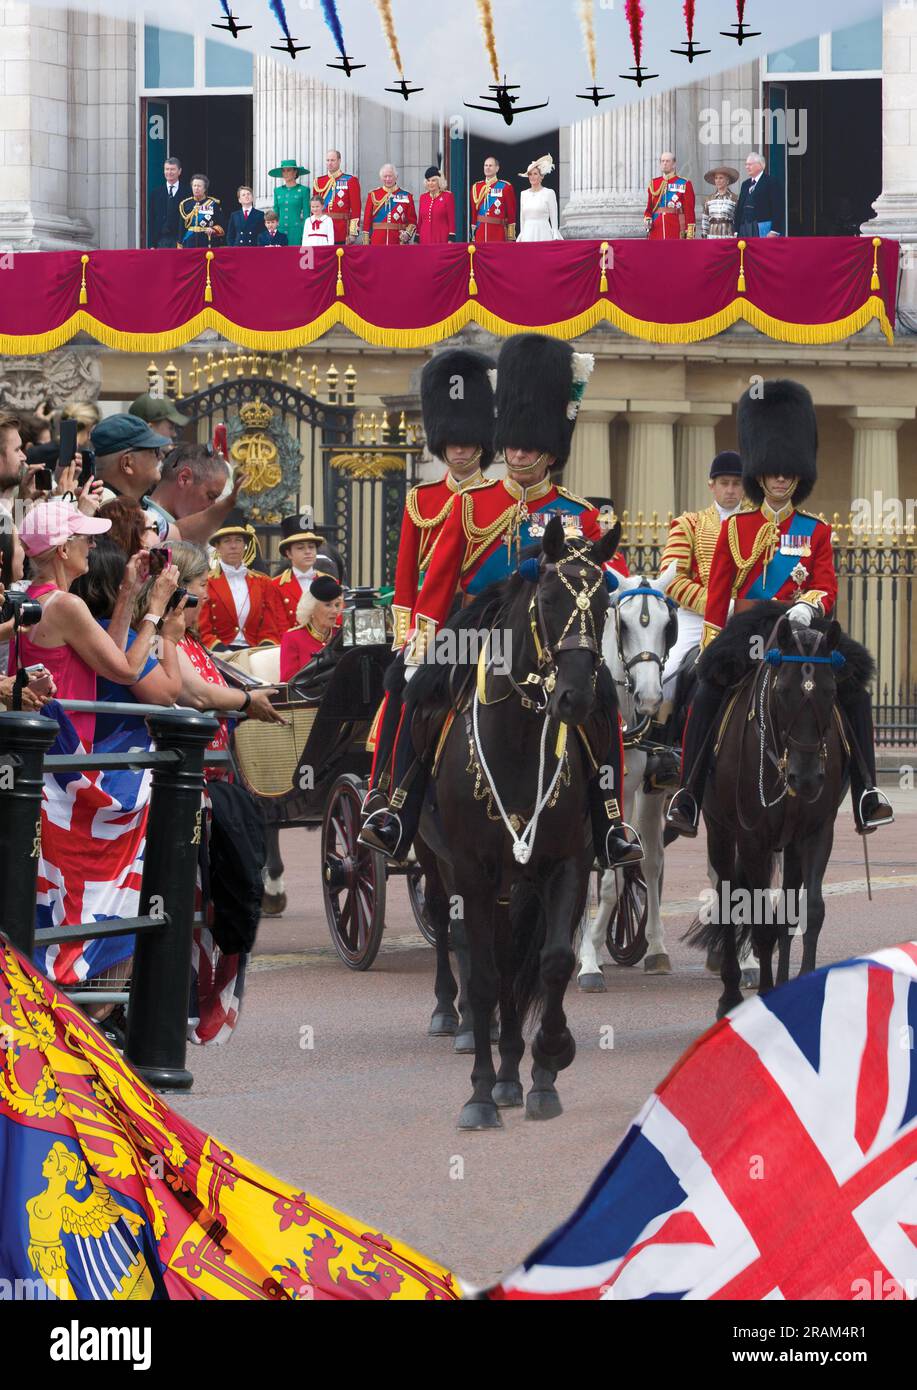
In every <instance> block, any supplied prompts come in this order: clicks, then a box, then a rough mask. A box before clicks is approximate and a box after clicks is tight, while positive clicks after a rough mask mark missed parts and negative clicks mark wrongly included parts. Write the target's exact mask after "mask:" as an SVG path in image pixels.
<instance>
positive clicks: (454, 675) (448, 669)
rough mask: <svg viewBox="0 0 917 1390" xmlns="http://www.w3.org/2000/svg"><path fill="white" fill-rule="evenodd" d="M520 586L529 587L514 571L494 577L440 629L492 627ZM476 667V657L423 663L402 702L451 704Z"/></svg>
mask: <svg viewBox="0 0 917 1390" xmlns="http://www.w3.org/2000/svg"><path fill="white" fill-rule="evenodd" d="M527 553H528V554H532V553H535V554H537V553H538V550H537V549H536V548H535V547H532V549H531V550H529V551H528V552H527ZM523 587H524V588H530V587H531V586H530V585H529V584H528V583H527V581H526V580H524V579H522V578H521V577H520V576H519V575H518V574H511V575H510V576H509V577H508V578H507V579H498V580H497V581H496V583H494V584H489V585H488V586H487V588H486V589H484V590H482V592H481V593H480V594H478V596H477V598H476V599H474V600H473V602H472V603H470V604H469V605H468V607H467V608H462V609H460V610H459V612H458V613H455V614H454V615H453V616H452V617H451V618H450V619H449V621H448V622H446V623H443V626H442V628H441V629H440V631H441V632H445V631H446V630H447V629H449V630H450V631H453V632H462V631H468V630H469V629H471V630H474V631H477V632H486V631H487V630H488V629H489V628H491V627H493V625H494V623H495V622H496V619H497V615H498V614H499V612H500V610H501V609H502V608H511V607H512V604H513V602H514V601H515V599H516V598H517V597H518V595H519V592H520V590H521V589H522V588H523ZM458 649H459V652H461V650H462V645H461V643H459V644H458ZM476 666H477V657H476V656H474V657H472V659H471V660H470V661H467V660H466V661H462V660H458V661H456V662H455V664H454V665H450V664H448V663H445V662H442V663H440V662H435V661H430V662H424V664H423V665H422V666H421V667H420V669H419V671H418V672H417V675H416V676H414V678H413V679H412V681H411V683H410V685H409V686H408V687H407V692H406V695H405V703H406V704H407V703H410V704H415V705H438V704H449V703H451V699H452V695H451V692H452V690H457V689H458V688H459V686H460V685H461V684H462V682H463V681H464V680H465V678H466V676H468V675H470V674H471V672H472V671H474V669H475V667H476Z"/></svg>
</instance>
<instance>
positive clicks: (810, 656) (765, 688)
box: [748, 631, 845, 810]
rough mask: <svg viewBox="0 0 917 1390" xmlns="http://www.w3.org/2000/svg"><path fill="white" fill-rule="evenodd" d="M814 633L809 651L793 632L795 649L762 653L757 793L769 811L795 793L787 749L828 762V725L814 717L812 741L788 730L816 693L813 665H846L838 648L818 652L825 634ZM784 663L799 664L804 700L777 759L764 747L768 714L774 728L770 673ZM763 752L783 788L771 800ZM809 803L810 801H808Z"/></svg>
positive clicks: (785, 733) (822, 762) (772, 728)
mask: <svg viewBox="0 0 917 1390" xmlns="http://www.w3.org/2000/svg"><path fill="white" fill-rule="evenodd" d="M816 635H817V637H818V641H817V642H816V644H815V649H814V651H812V652H804V651H803V649H802V643H801V642H800V640H799V634H798V633H797V632H795V631H794V632H793V641H794V642H795V644H796V651H795V652H783V651H781V650H780V649H779V647H772V648H771V649H770V650H769V651H767V652H765V654H764V663H763V664H764V678H763V680H762V681H761V686H760V691H759V695H758V737H759V742H760V750H761V755H760V760H759V764H758V795H759V798H760V801H761V805H762V806H763V807H764V809H765V810H770V808H771V807H772V806H777V805H779V803H780V802H781V801H782V800H783V798H784V797H785V796H787V795H789V796H795V795H796V793H795V792H794V791H792V789H791V788H790V784H789V782H788V781H787V775H786V768H787V762H788V760H789V750H790V747H791V746H792V747H793V748H797V749H799V751H800V752H801V753H817V754H818V761H819V765H820V767H821V768H822V769H824V767H825V764H826V763H827V761H828V728H827V726H826V727H825V728H822V727H821V726H820V724H819V721H818V719H817V717H816V721H815V722H816V728H817V729H818V733H819V737H818V740H817V742H815V743H811V744H806V743H800V742H799V740H798V739H795V738H793V735H792V732H791V730H792V728H793V725H794V724H795V722H796V720H797V719H798V717H799V715H800V714H801V713H802V711H803V709H805V707H806V705H807V704H809V702H810V701H811V699H812V696H813V694H814V692H815V680H814V675H815V672H814V668H815V667H816V666H831V667H833V668H834V669H835V670H837V669H839V668H840V667H842V666H844V665H845V658H844V656H843V654H842V653H841V652H839V651H833V652H831V653H830V654H829V655H828V656H819V655H818V649H819V647H820V646H821V644H822V642H823V641H824V637H825V634H824V633H823V632H819V633H817V634H816ZM787 662H790V663H792V664H794V665H798V666H801V667H802V673H801V674H802V692H803V702H802V704H801V705H800V707H799V709H797V710H796V712H795V713H794V715H793V717H792V719H791V720H790V722H789V724H788V726H787V728H786V730H785V731H784V734H783V738H784V746H783V752H782V754H781V756H780V757H779V758H776V757H775V756H774V754H773V752H771V750H770V749H767V748H766V740H767V723H768V716H769V717H770V726H771V730H772V732H773V731H774V720H773V715H772V714H771V698H772V693H773V686H772V684H771V675H772V674H773V672H774V670H775V669H776V668H777V667H778V666H783V665H784V664H785V663H787ZM765 705H766V709H765ZM754 715H755V707H754V703H752V707H751V709H750V710H749V714H748V718H749V720H751V719H753V718H754ZM829 723H830V719H829ZM765 753H766V754H767V756H768V757H769V758H770V760H771V762H772V763H773V764H774V766H775V768H776V769H777V772H778V774H779V776H780V778H781V781H782V783H783V788H782V790H781V791H780V792H779V794H778V795H777V796H776V797H775V798H774V800H773V801H768V800H767V796H766V793H765V791H764V759H765ZM818 795H820V793H819V794H816V796H815V797H814V798H813V801H817V800H818ZM809 804H812V803H811V802H810V803H809Z"/></svg>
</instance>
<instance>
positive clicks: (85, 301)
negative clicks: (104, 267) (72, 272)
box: [80, 255, 89, 304]
mask: <svg viewBox="0 0 917 1390" xmlns="http://www.w3.org/2000/svg"><path fill="white" fill-rule="evenodd" d="M80 261H81V263H82V266H83V279H82V282H81V283H80V303H81V304H88V303H89V296H88V294H87V293H86V267H87V265H88V264H89V257H88V256H85V255H83V256H80Z"/></svg>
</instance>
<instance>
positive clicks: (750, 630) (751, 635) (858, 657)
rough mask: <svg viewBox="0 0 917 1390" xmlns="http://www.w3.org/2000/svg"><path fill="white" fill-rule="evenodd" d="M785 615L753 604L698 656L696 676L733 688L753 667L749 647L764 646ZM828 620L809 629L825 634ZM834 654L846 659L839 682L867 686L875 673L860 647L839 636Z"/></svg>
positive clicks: (777, 607)
mask: <svg viewBox="0 0 917 1390" xmlns="http://www.w3.org/2000/svg"><path fill="white" fill-rule="evenodd" d="M784 613H786V606H785V605H784V604H782V603H772V602H766V603H756V604H755V606H754V607H753V608H748V609H746V610H745V612H744V613H736V614H734V615H733V616H732V617H731V618H730V619H729V622H728V624H727V625H726V627H725V628H724V629H723V631H722V632H721V633H720V634H719V636H718V637H717V639H716V641H715V642H712V643H711V644H710V646H709V647H707V649H706V650H705V651H704V652H702V653H701V658H700V660H699V662H698V663H697V674H698V676H699V677H700V679H701V680H707V681H712V683H713V684H714V685H718V686H720V687H726V686H733V685H736V684H737V683H738V682H739V681H740V680H741V679H742V677H743V676H744V675H745V674H746V672H748V671H750V670H751V668H752V666H753V665H754V664H755V662H754V660H753V659H752V656H751V650H752V643H753V642H754V641H755V640H756V639H757V640H758V641H759V642H766V641H767V640H768V639H769V637H770V635H771V633H772V631H773V630H774V627H775V626H776V624H777V622H778V620H779V619H780V618H781V617H782V616H783V614H784ZM831 622H832V619H830V618H819V617H816V618H814V619H813V622H812V627H813V628H814V629H815V630H816V631H818V632H825V631H827V629H828V628H829V627H830V625H831ZM838 650H839V651H840V652H841V653H842V654H843V656H844V657H845V658H846V665H845V666H843V667H842V668H841V670H840V671H839V672H838V680H839V681H854V682H856V684H858V685H868V684H869V682H870V681H871V680H872V679H873V677H874V676H875V672H876V667H875V662H874V661H873V658H872V655H871V653H870V652H869V651H867V649H866V648H865V647H864V646H863V645H862V644H861V643H860V642H855V641H854V639H853V638H852V637H848V635H847V633H846V632H843V633H841V638H840V641H839V642H838Z"/></svg>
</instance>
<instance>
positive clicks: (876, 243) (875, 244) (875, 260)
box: [869, 236, 882, 290]
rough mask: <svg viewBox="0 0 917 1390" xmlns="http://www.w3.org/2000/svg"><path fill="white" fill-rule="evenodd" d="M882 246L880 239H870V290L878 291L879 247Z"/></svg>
mask: <svg viewBox="0 0 917 1390" xmlns="http://www.w3.org/2000/svg"><path fill="white" fill-rule="evenodd" d="M881 245H882V238H881V237H878V236H874V237H873V239H872V279H871V280H870V282H869V288H870V289H871V290H880V289H881V288H882V282H881V280H880V279H879V247H880V246H881Z"/></svg>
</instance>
